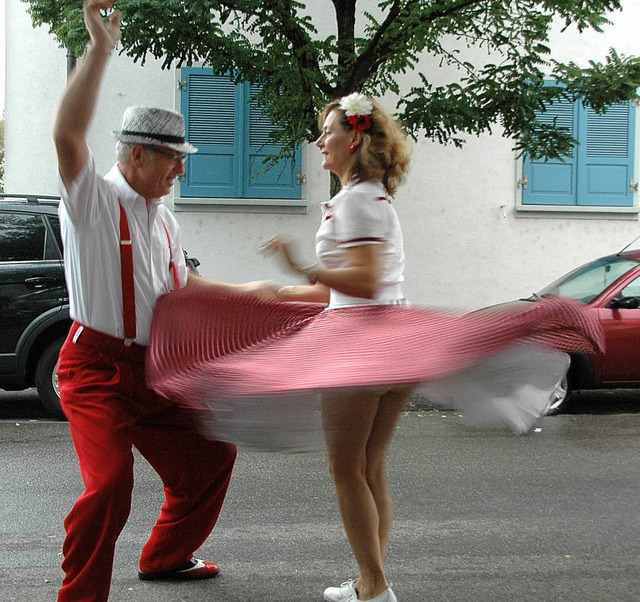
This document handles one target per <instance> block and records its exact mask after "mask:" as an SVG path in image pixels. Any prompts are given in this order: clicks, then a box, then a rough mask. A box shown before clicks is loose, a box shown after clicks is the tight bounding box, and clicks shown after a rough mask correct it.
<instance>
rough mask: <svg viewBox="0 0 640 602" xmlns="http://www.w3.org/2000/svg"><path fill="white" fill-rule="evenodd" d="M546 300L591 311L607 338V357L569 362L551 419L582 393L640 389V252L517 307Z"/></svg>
mask: <svg viewBox="0 0 640 602" xmlns="http://www.w3.org/2000/svg"><path fill="white" fill-rule="evenodd" d="M545 295H556V296H559V297H568V298H570V299H575V300H577V301H581V302H583V303H586V304H587V305H588V306H589V307H593V308H594V309H595V310H597V312H598V318H599V320H600V323H601V324H602V328H603V330H604V335H605V352H604V353H598V354H580V353H579V354H574V355H572V356H571V367H570V368H569V372H568V374H567V376H566V378H565V379H564V380H563V382H562V383H561V384H560V386H559V387H558V389H557V390H556V394H555V395H554V398H553V399H552V400H551V401H550V403H549V407H548V408H547V412H546V413H547V414H556V413H558V412H560V410H561V409H562V407H563V406H564V405H565V403H566V402H567V400H568V399H569V398H570V396H571V394H572V393H573V392H574V391H578V390H581V389H612V388H616V389H617V388H636V387H639V388H640V307H639V306H640V249H639V250H634V251H627V250H623V251H621V252H620V253H617V254H616V255H608V256H607V257H601V258H600V259H596V260H594V261H591V262H590V263H587V264H585V265H583V266H581V267H579V268H577V269H575V270H573V271H571V272H569V273H568V274H566V275H565V276H563V277H562V278H560V279H558V280H556V281H555V282H554V283H552V284H550V285H549V286H547V287H546V288H544V289H542V290H541V291H540V292H539V293H535V294H533V295H532V296H531V297H529V298H528V299H522V300H521V301H520V302H519V303H525V302H534V303H535V302H536V301H537V300H539V299H542V298H543V297H544V296H545Z"/></svg>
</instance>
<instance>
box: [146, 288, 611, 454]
mask: <svg viewBox="0 0 640 602" xmlns="http://www.w3.org/2000/svg"><path fill="white" fill-rule="evenodd" d="M602 341H603V336H602V332H601V329H600V327H599V325H598V323H597V321H596V316H595V313H594V312H593V310H591V309H590V308H588V307H586V306H583V305H581V304H578V303H576V302H573V301H569V300H565V299H560V298H551V299H545V300H542V301H538V302H532V303H531V304H530V305H527V306H526V308H525V309H521V310H516V309H514V308H512V307H508V306H504V307H500V306H496V307H493V308H488V309H484V310H480V311H476V312H472V313H467V314H456V313H448V312H444V311H435V310H431V309H426V308H418V307H412V306H403V305H376V306H360V307H347V308H341V309H331V310H328V309H325V307H324V306H323V305H318V304H306V303H280V302H271V301H262V300H259V299H255V298H252V297H248V296H245V295H236V294H231V293H228V292H224V291H221V290H217V289H212V288H211V287H208V286H204V285H203V286H201V285H195V286H194V285H190V286H189V287H187V288H185V289H181V290H179V291H175V292H172V293H170V294H168V295H165V296H163V297H162V298H160V299H159V300H158V303H157V306H156V310H155V315H154V322H153V326H152V332H151V341H150V345H149V351H148V361H147V379H148V383H149V385H150V386H151V387H152V388H153V389H155V390H156V391H157V392H158V393H160V394H161V395H163V396H165V397H168V398H170V399H173V400H176V401H177V402H179V403H181V404H184V405H187V406H190V407H194V408H197V409H200V410H202V409H206V415H208V416H209V419H208V420H206V424H204V425H203V427H204V428H205V429H206V430H207V431H208V432H209V433H210V435H211V436H212V437H216V438H220V439H224V440H231V441H235V442H237V443H241V444H247V445H250V446H257V447H261V448H270V449H317V448H319V447H321V446H322V429H321V425H320V415H319V414H320V413H319V410H318V407H319V399H320V397H321V395H322V393H323V392H329V391H331V392H335V391H353V390H364V389H375V390H383V389H385V388H389V387H391V386H395V385H410V386H412V387H416V390H417V391H418V392H420V393H422V394H423V395H425V396H426V397H427V398H428V399H429V400H430V401H432V402H434V403H437V404H440V405H446V406H447V407H451V408H455V409H458V410H460V411H462V412H463V414H464V415H465V417H467V419H468V420H469V421H470V422H471V423H472V424H477V425H484V424H490V425H495V424H502V425H507V426H509V427H510V428H511V429H512V430H513V431H514V432H517V433H523V432H526V431H527V430H529V429H530V428H531V427H532V426H533V425H534V424H535V423H536V422H537V421H538V420H539V418H540V416H541V415H542V413H543V411H544V409H545V408H546V406H547V403H548V400H549V398H550V396H551V394H552V393H553V390H554V389H555V387H556V385H557V383H558V382H559V380H560V379H561V378H562V377H563V375H564V374H565V373H566V370H567V368H568V366H569V358H568V356H567V355H566V352H585V353H592V352H595V351H596V350H598V349H599V348H601V346H602Z"/></svg>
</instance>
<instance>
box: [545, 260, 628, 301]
mask: <svg viewBox="0 0 640 602" xmlns="http://www.w3.org/2000/svg"><path fill="white" fill-rule="evenodd" d="M638 263H640V262H638V260H636V259H629V258H628V257H616V256H614V257H603V258H602V259H596V260H595V261H592V262H591V263H588V264H587V265H585V266H582V267H581V268H578V269H577V270H574V271H573V272H569V274H567V275H566V276H563V277H562V278H560V279H558V280H556V281H555V282H554V283H553V284H550V285H549V286H547V287H546V288H544V289H542V290H541V291H540V292H539V293H538V295H539V296H541V297H543V296H544V295H557V296H559V297H568V298H570V299H575V300H576V301H582V302H583V303H590V302H591V301H593V300H594V299H595V298H596V297H597V296H598V295H599V294H600V293H601V292H602V291H603V290H605V289H606V288H607V287H608V286H609V285H610V284H611V283H613V282H615V281H616V280H617V279H618V278H620V276H623V275H624V274H626V273H627V272H628V271H629V270H632V269H633V268H634V267H636V266H637V265H638Z"/></svg>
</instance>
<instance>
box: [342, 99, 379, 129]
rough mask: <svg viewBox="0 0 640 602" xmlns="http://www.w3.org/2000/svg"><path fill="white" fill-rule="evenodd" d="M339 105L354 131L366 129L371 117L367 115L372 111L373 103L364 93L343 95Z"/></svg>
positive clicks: (369, 125)
mask: <svg viewBox="0 0 640 602" xmlns="http://www.w3.org/2000/svg"><path fill="white" fill-rule="evenodd" d="M339 107H340V109H342V110H343V111H344V114H345V115H346V116H347V119H348V120H349V123H350V124H351V125H352V126H353V129H354V130H355V131H356V132H358V131H363V130H368V129H369V128H370V127H371V117H369V116H370V115H371V113H372V112H373V104H372V103H371V101H370V100H369V99H368V98H367V97H366V96H365V95H364V94H360V93H359V92H354V93H353V94H349V96H343V97H342V98H341V99H340V104H339Z"/></svg>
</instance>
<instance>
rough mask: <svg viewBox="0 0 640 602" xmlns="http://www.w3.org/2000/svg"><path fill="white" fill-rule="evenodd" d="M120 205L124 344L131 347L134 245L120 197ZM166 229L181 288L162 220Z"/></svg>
mask: <svg viewBox="0 0 640 602" xmlns="http://www.w3.org/2000/svg"><path fill="white" fill-rule="evenodd" d="M118 204H119V205H120V274H121V278H122V318H123V321H124V344H125V346H126V347H129V346H130V345H131V343H133V341H134V339H135V338H136V300H135V287H134V283H133V247H132V244H131V234H130V233H129V222H128V220H127V215H126V213H125V211H124V207H123V206H122V203H120V200H119V199H118ZM162 225H163V226H164V231H165V233H166V235H167V241H168V243H169V269H170V270H171V275H172V276H173V286H174V288H175V289H176V290H178V289H179V288H180V279H179V278H178V268H177V267H176V264H175V261H174V260H173V250H172V249H171V235H170V234H169V229H168V228H167V224H165V223H164V220H162Z"/></svg>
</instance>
